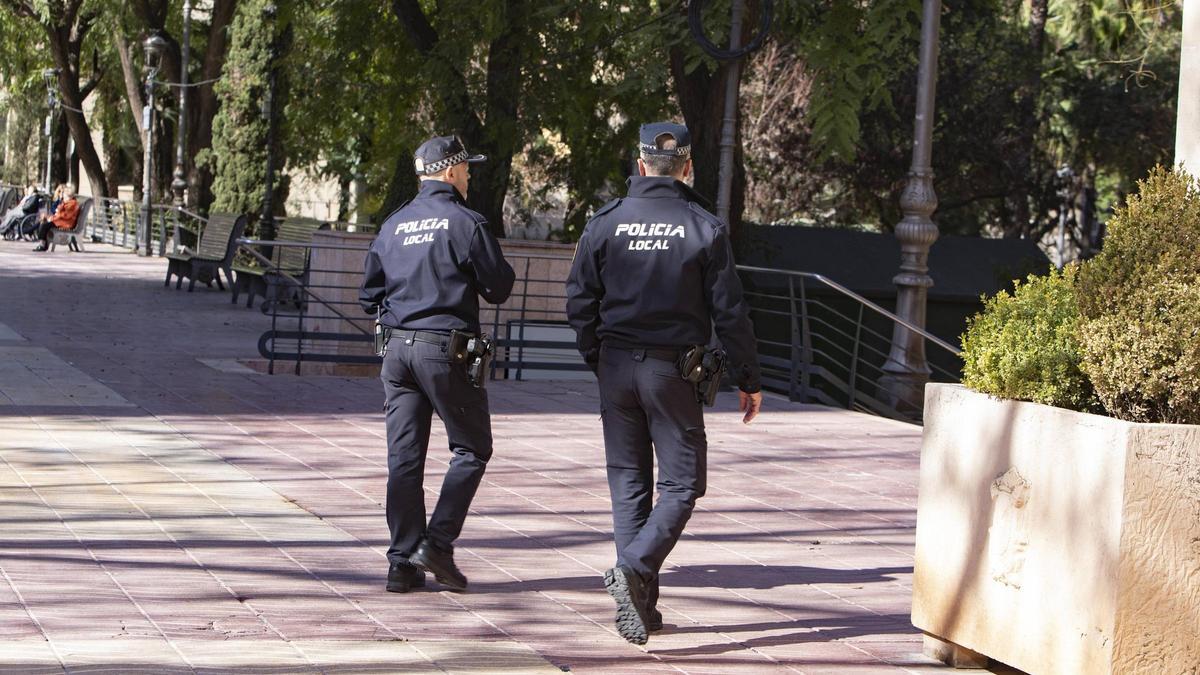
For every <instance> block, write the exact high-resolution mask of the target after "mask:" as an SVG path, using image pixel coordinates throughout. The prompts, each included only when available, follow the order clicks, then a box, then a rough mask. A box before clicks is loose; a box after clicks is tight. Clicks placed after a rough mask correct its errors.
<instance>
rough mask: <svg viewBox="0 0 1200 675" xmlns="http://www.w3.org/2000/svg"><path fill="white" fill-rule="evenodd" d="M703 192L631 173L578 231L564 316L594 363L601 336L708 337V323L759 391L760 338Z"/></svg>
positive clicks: (723, 230)
mask: <svg viewBox="0 0 1200 675" xmlns="http://www.w3.org/2000/svg"><path fill="white" fill-rule="evenodd" d="M702 201H703V198H702V197H700V195H698V194H697V193H696V192H695V191H693V190H692V189H691V188H689V187H688V186H687V185H685V184H684V183H681V182H679V181H677V180H675V179H674V178H670V177H659V176H635V177H633V178H630V179H629V193H628V195H627V196H626V197H625V198H624V199H618V200H616V201H613V202H610V203H608V204H606V205H605V206H604V207H602V208H601V209H600V210H599V211H597V212H596V215H595V216H593V217H592V219H591V220H590V221H589V222H588V224H587V227H586V228H584V231H583V236H582V237H580V239H579V246H578V248H576V249H575V261H574V263H573V264H572V266H571V276H570V278H569V279H568V280H567V318H568V320H569V321H570V322H571V326H572V327H573V328H574V329H575V333H576V335H577V336H578V344H579V351H580V353H582V354H583V357H584V360H586V361H588V363H590V364H593V365H594V364H595V363H596V360H597V359H598V358H599V349H600V343H601V342H610V343H613V344H619V345H623V346H626V347H660V348H661V347H666V348H679V349H682V348H686V347H689V346H691V345H702V344H708V341H709V338H710V337H711V336H712V326H713V325H714V324H715V325H716V329H717V337H718V338H719V339H720V341H721V345H722V346H723V347H724V348H725V351H726V352H727V353H728V354H729V360H730V364H731V366H732V367H731V371H730V372H731V374H732V376H733V378H734V380H735V381H736V382H737V383H738V386H739V387H740V388H741V389H742V390H743V391H746V392H756V391H758V390H759V388H760V382H759V380H760V374H759V367H758V347H757V344H756V343H755V340H754V328H753V326H752V325H751V323H750V316H749V307H748V306H747V304H746V302H745V300H744V299H743V298H742V283H741V281H740V280H739V279H738V276H737V271H736V269H735V268H734V261H733V251H732V248H731V247H730V243H729V231H728V228H727V227H726V226H725V223H724V222H722V221H721V220H720V219H719V218H717V217H716V216H714V215H713V214H711V213H709V212H708V211H706V210H705V208H704V206H702V205H701V202H702Z"/></svg>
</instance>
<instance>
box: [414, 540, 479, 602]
mask: <svg viewBox="0 0 1200 675" xmlns="http://www.w3.org/2000/svg"><path fill="white" fill-rule="evenodd" d="M408 560H409V562H411V563H412V564H414V565H416V566H417V567H420V568H422V569H426V570H429V571H430V572H433V578H434V579H437V580H438V583H439V584H441V585H443V586H446V587H449V588H451V589H453V590H456V591H465V590H467V577H466V576H465V575H464V574H463V573H462V572H459V571H458V566H457V565H455V564H454V553H453V552H446V551H441V550H439V549H438V548H437V547H436V546H434V545H432V544H430V543H429V540H428V539H426V540H425V541H422V542H421V545H420V546H418V547H417V552H416V553H414V554H412V555H411V556H409V558H408Z"/></svg>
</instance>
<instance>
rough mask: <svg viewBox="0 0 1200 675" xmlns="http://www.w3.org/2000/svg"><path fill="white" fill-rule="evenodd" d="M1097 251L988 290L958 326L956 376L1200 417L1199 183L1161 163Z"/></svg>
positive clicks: (1035, 397) (1160, 417) (1012, 390)
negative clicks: (1010, 286)
mask: <svg viewBox="0 0 1200 675" xmlns="http://www.w3.org/2000/svg"><path fill="white" fill-rule="evenodd" d="M1138 187H1139V190H1138V193H1137V194H1134V195H1131V196H1130V198H1129V200H1128V203H1127V204H1126V205H1125V206H1124V207H1122V208H1120V209H1118V210H1117V212H1116V213H1115V214H1114V216H1113V218H1111V219H1110V220H1109V222H1108V232H1107V237H1106V239H1105V242H1104V249H1103V251H1102V252H1101V253H1100V255H1098V256H1097V257H1096V258H1094V259H1092V260H1088V261H1086V262H1084V263H1083V264H1082V265H1079V266H1078V267H1077V268H1075V267H1068V268H1067V270H1066V271H1065V272H1064V273H1061V274H1060V273H1057V272H1053V273H1051V274H1050V275H1049V276H1047V277H1030V278H1029V279H1028V280H1027V281H1025V282H1024V283H1021V284H1018V285H1017V288H1016V290H1015V291H1014V292H1013V293H1011V294H1009V293H1005V292H1001V293H1000V294H999V295H997V296H996V297H994V298H992V299H991V300H988V301H987V303H986V305H985V307H984V310H983V312H981V313H980V314H978V315H977V316H975V317H974V318H973V319H972V320H971V321H970V323H969V324H968V328H967V332H966V334H965V335H964V336H963V359H964V360H965V362H966V363H965V367H964V371H963V372H964V377H963V383H964V384H966V385H967V386H969V387H971V388H973V389H976V390H979V391H982V392H984V393H988V394H992V395H994V396H999V397H1003V398H1014V399H1021V400H1028V401H1036V402H1039V403H1046V404H1049V405H1055V406H1060V407H1064V408H1071V409H1074V410H1087V411H1097V412H1106V413H1107V414H1109V415H1112V416H1113V417H1117V418H1120V419H1125V420H1131V421H1135V422H1167V423H1183V424H1200V183H1198V182H1197V181H1196V179H1194V178H1192V177H1191V176H1189V175H1188V174H1186V173H1185V172H1183V171H1182V170H1178V171H1170V170H1167V169H1164V168H1162V167H1158V168H1156V169H1155V170H1154V171H1152V172H1151V173H1150V176H1149V177H1148V178H1147V179H1146V180H1144V181H1141V182H1139V184H1138Z"/></svg>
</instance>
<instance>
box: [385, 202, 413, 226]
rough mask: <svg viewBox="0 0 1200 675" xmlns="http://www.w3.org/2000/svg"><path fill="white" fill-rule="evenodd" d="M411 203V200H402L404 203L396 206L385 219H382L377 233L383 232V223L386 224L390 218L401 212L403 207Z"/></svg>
mask: <svg viewBox="0 0 1200 675" xmlns="http://www.w3.org/2000/svg"><path fill="white" fill-rule="evenodd" d="M411 203H412V200H411V199H406V200H404V203H403V204H401V205H400V206H397V207H396V209H395V210H394V211H392V212H391V213H389V214H387V217H386V218H384V219H383V220H381V221H379V231H380V232H383V226H384V224H385V223H387V221H389V220H391V219H392V216H395V215H396V214H397V213H400V211H401V210H402V209H403V208H404V207H406V206H408V205H409V204H411Z"/></svg>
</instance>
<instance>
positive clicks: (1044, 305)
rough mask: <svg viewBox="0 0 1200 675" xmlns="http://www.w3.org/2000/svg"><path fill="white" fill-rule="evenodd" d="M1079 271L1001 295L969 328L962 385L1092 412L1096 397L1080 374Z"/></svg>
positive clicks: (1019, 285)
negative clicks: (1078, 330) (1077, 294)
mask: <svg viewBox="0 0 1200 675" xmlns="http://www.w3.org/2000/svg"><path fill="white" fill-rule="evenodd" d="M1075 274H1076V268H1075V267H1074V266H1071V267H1068V268H1067V269H1066V271H1065V272H1064V273H1059V272H1051V273H1050V275H1049V276H1041V277H1039V276H1035V275H1030V277H1029V278H1028V279H1027V280H1026V281H1025V282H1024V283H1020V282H1018V283H1017V286H1016V288H1015V289H1014V290H1013V292H1012V293H1011V294H1010V293H1007V292H1005V291H1001V292H1000V293H999V294H998V295H996V296H995V297H993V298H991V299H990V300H988V301H987V303H986V304H985V306H984V310H983V312H981V313H980V314H978V315H976V316H975V317H974V318H972V319H971V320H970V322H969V323H968V324H967V332H966V334H964V335H963V358H964V359H965V361H966V363H965V366H964V368H963V384H965V385H967V386H968V387H971V388H972V389H975V390H978V391H981V392H984V393H986V394H991V395H992V396H997V397H1000V398H1012V399H1018V400H1022V401H1035V402H1037V403H1045V404H1047V405H1053V406H1059V407H1061V408H1071V409H1073V410H1093V409H1095V408H1096V395H1095V391H1094V390H1093V389H1092V384H1091V382H1090V381H1088V378H1087V376H1086V375H1084V373H1083V371H1082V370H1081V369H1080V349H1079V340H1078V337H1077V335H1076V324H1077V323H1078V320H1079V309H1078V307H1077V306H1076V303H1075V289H1074V282H1075Z"/></svg>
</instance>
